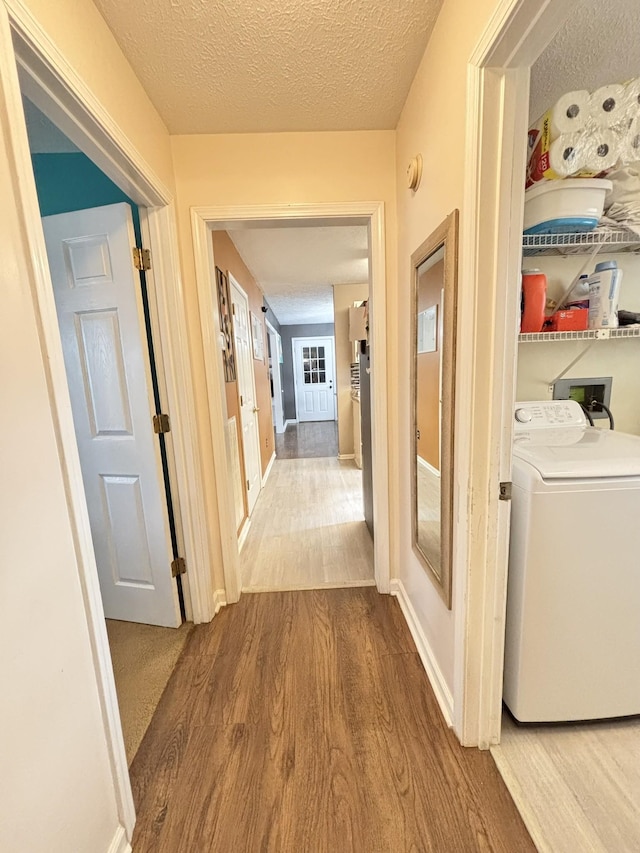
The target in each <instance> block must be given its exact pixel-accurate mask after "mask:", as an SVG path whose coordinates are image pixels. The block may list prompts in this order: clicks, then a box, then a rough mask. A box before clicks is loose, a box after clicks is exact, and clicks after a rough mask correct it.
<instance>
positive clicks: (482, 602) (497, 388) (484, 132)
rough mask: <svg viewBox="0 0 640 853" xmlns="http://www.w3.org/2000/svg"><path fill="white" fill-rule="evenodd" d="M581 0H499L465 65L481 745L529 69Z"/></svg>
mask: <svg viewBox="0 0 640 853" xmlns="http://www.w3.org/2000/svg"><path fill="white" fill-rule="evenodd" d="M576 5H577V0H502V2H501V3H500V5H499V6H498V8H497V9H496V11H495V13H494V15H493V17H492V18H491V20H490V21H489V23H488V25H487V27H486V29H485V31H484V32H483V33H482V35H481V37H480V39H479V41H478V43H477V45H476V47H475V49H474V51H473V53H472V55H471V57H470V59H469V64H468V66H467V116H466V153H465V191H464V203H463V216H462V229H461V231H462V240H461V251H460V262H461V268H462V272H461V276H460V294H459V302H458V304H459V332H460V334H459V336H458V357H459V360H458V378H457V388H456V397H457V400H458V401H459V405H460V408H459V409H458V410H459V411H462V410H463V407H464V410H465V411H469V412H472V413H473V418H472V419H470V420H469V421H464V422H461V423H458V424H457V429H458V433H457V441H456V459H455V470H456V471H457V472H459V473H458V477H457V479H458V485H457V488H458V490H459V493H460V495H461V497H460V498H459V502H460V507H461V510H463V511H461V512H459V513H458V518H457V522H456V532H455V549H456V552H457V553H458V555H459V556H458V562H459V564H460V566H461V568H464V572H465V575H464V577H463V579H461V581H460V583H458V584H457V585H456V591H455V607H456V610H457V612H458V613H460V614H463V616H462V618H460V619H458V620H457V626H456V637H455V651H454V654H455V670H454V671H455V685H454V689H455V694H454V695H456V696H457V697H461V701H457V702H456V703H455V715H454V727H455V731H456V733H457V735H458V737H459V738H460V741H461V742H462V743H463V744H465V745H469V746H480V747H481V748H488V747H489V746H490V745H492V744H494V743H498V742H499V740H500V729H501V719H502V674H503V663H504V637H505V613H506V594H507V571H508V544H509V520H510V512H509V510H510V506H509V504H508V502H505V501H500V500H499V483H500V482H501V481H509V480H510V479H511V452H512V443H513V427H512V413H513V404H514V401H515V383H516V363H517V329H518V319H519V305H518V293H517V287H516V286H515V285H514V282H517V281H518V279H519V275H520V269H521V255H522V221H523V207H524V175H525V165H526V143H525V140H526V132H527V129H528V118H529V116H528V106H529V75H530V68H531V65H532V64H533V63H534V62H535V60H536V59H537V58H538V56H539V55H540V54H541V53H542V51H543V50H544V48H545V47H546V46H547V44H548V43H549V42H550V41H551V39H552V38H553V36H554V35H555V33H556V32H557V31H558V29H559V27H560V26H561V25H562V24H563V23H564V21H565V20H566V19H567V18H568V17H569V15H570V14H571V12H572V11H573V8H574V7H575V6H576ZM514 177H515V180H514ZM487 329H489V330H492V334H491V335H489V337H488V336H487ZM456 405H458V403H457V404H456Z"/></svg>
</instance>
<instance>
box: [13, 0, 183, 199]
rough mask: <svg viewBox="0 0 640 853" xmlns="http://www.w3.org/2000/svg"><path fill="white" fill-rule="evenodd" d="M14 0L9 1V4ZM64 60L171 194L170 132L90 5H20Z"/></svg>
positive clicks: (73, 0) (65, 1)
mask: <svg viewBox="0 0 640 853" xmlns="http://www.w3.org/2000/svg"><path fill="white" fill-rule="evenodd" d="M11 2H12V0H9V5H11ZM23 2H24V5H25V6H26V7H27V8H28V9H29V10H30V11H31V13H32V14H33V15H34V16H35V17H36V18H37V20H38V23H39V24H40V25H41V26H42V27H43V29H44V30H45V31H46V33H47V34H48V36H49V37H50V38H51V40H52V41H53V42H54V44H55V45H56V47H57V48H58V49H59V50H60V51H61V52H62V53H63V54H64V57H65V59H66V61H67V62H68V63H69V64H70V65H71V66H72V68H73V69H74V71H75V72H76V73H77V74H78V75H79V76H80V77H81V78H82V80H83V81H84V82H85V84H86V85H87V86H88V87H89V89H90V90H91V91H92V93H93V94H94V96H95V97H96V98H97V99H98V100H99V101H100V103H101V104H102V106H103V107H104V108H105V109H106V110H107V112H108V113H109V114H110V116H111V117H112V118H113V120H114V121H115V123H116V124H117V125H118V126H119V127H120V128H121V129H122V130H124V132H125V133H126V135H127V137H128V138H129V140H130V141H131V142H132V144H133V145H134V146H135V147H136V148H137V150H138V151H139V152H140V154H141V155H142V157H143V158H144V159H145V160H146V162H147V163H148V164H149V166H150V167H151V168H152V169H153V170H154V172H155V173H156V174H157V175H158V177H159V178H160V179H161V180H162V181H163V182H164V183H165V184H166V186H167V187H168V188H169V189H170V190H171V191H172V190H173V166H172V163H171V149H170V146H169V133H168V131H167V129H166V127H165V125H164V123H163V121H162V119H161V118H160V116H159V115H158V113H157V111H156V109H155V107H154V106H153V105H152V103H151V101H150V100H149V98H148V97H147V95H146V93H145V91H144V89H143V88H142V85H141V83H140V82H139V80H138V78H137V77H136V76H135V74H134V73H133V70H132V68H131V66H130V65H129V63H128V62H127V60H126V59H125V58H124V54H123V53H122V51H121V50H120V47H119V46H118V43H117V42H116V40H115V38H114V37H113V35H112V33H111V30H110V29H109V27H108V26H107V25H106V23H105V21H104V18H103V17H102V16H101V15H100V13H99V12H98V10H97V9H96V7H95V6H94V5H93V3H92V2H90V0H55V2H53V3H52V2H51V0H23Z"/></svg>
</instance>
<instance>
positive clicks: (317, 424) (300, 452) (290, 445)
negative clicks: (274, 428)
mask: <svg viewBox="0 0 640 853" xmlns="http://www.w3.org/2000/svg"><path fill="white" fill-rule="evenodd" d="M337 455H338V422H337V421H309V422H307V423H300V424H290V425H289V426H288V427H287V428H286V430H285V431H284V432H283V433H276V456H277V457H278V459H309V458H311V457H319V456H337Z"/></svg>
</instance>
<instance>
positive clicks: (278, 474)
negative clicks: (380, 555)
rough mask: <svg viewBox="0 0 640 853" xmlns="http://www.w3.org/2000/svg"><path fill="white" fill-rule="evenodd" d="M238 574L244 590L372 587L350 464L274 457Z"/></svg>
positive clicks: (358, 488)
mask: <svg viewBox="0 0 640 853" xmlns="http://www.w3.org/2000/svg"><path fill="white" fill-rule="evenodd" d="M240 571H241V576H242V588H243V589H244V590H246V591H250V592H257V591H265V590H267V591H268V590H284V589H317V588H319V587H323V586H350V585H362V584H372V583H373V582H374V580H373V577H374V575H373V542H372V540H371V535H370V534H369V531H368V529H367V526H366V524H365V521H364V513H363V508H362V472H361V471H360V470H359V469H358V468H356V466H355V463H354V462H353V461H352V460H350V461H343V462H340V461H339V460H338V459H336V458H322V459H313V458H312V459H276V461H275V462H274V464H273V468H272V469H271V473H270V475H269V479H268V480H267V483H266V485H265V487H264V489H263V490H262V492H261V493H260V497H259V498H258V502H257V503H256V506H255V509H254V511H253V515H252V517H251V527H250V529H249V533H248V535H247V540H246V542H245V544H244V547H243V549H242V551H241V553H240Z"/></svg>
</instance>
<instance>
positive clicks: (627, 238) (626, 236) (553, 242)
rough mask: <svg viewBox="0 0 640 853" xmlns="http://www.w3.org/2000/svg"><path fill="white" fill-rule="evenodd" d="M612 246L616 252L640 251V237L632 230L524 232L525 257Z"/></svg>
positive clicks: (569, 252) (562, 253)
mask: <svg viewBox="0 0 640 853" xmlns="http://www.w3.org/2000/svg"><path fill="white" fill-rule="evenodd" d="M596 246H600V247H601V248H605V247H611V250H612V251H614V252H630V251H633V252H640V237H638V236H637V235H636V234H634V233H633V232H631V231H625V230H619V231H598V230H595V231H585V232H584V233H575V234H523V236H522V250H523V254H524V255H525V257H531V256H532V255H569V254H571V255H572V254H580V253H581V252H588V251H589V250H590V249H595V247H596Z"/></svg>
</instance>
